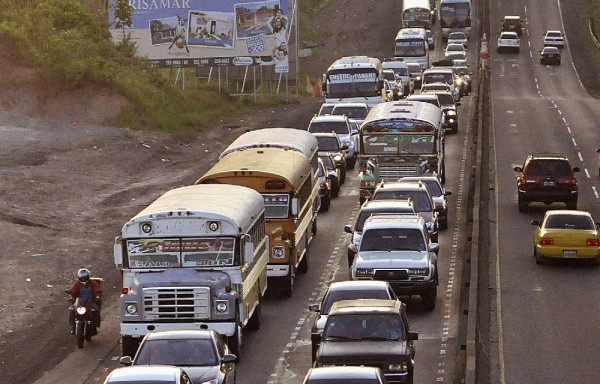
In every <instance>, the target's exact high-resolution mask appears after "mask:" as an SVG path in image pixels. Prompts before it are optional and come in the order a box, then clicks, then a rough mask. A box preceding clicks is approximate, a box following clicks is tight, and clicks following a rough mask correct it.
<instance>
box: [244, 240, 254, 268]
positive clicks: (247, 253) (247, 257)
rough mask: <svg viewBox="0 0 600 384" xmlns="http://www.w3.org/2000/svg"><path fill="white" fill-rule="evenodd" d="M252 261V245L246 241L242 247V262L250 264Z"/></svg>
mask: <svg viewBox="0 0 600 384" xmlns="http://www.w3.org/2000/svg"><path fill="white" fill-rule="evenodd" d="M253 261H254V244H253V243H252V242H251V241H246V244H245V245H244V262H245V263H248V264H252V262H253Z"/></svg>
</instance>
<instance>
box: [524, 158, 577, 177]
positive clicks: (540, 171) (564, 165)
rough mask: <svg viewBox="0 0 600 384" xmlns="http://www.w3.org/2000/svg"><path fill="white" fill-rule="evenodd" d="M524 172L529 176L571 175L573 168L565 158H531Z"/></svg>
mask: <svg viewBox="0 0 600 384" xmlns="http://www.w3.org/2000/svg"><path fill="white" fill-rule="evenodd" d="M525 174H526V175H530V176H557V177H564V176H572V175H573V170H572V169H571V166H570V165H569V163H568V162H567V161H565V160H550V159H547V160H531V161H529V163H528V164H527V167H526V168H525Z"/></svg>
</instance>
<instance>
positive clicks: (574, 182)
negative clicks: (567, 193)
mask: <svg viewBox="0 0 600 384" xmlns="http://www.w3.org/2000/svg"><path fill="white" fill-rule="evenodd" d="M571 184H574V185H576V184H577V179H576V178H574V177H572V178H571Z"/></svg>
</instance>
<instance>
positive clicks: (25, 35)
mask: <svg viewBox="0 0 600 384" xmlns="http://www.w3.org/2000/svg"><path fill="white" fill-rule="evenodd" d="M102 2H103V1H102V0H29V1H24V0H3V1H2V3H3V6H2V7H1V8H0V20H1V21H0V41H3V42H2V43H0V52H2V53H3V54H4V55H5V56H7V57H8V58H9V59H10V60H11V61H16V62H20V63H23V64H25V63H26V64H27V65H32V66H34V67H36V68H39V69H40V73H43V79H40V81H43V84H44V87H57V89H65V88H67V89H68V88H69V87H71V88H80V87H83V86H85V87H90V86H92V87H93V86H94V85H96V86H98V87H102V88H105V89H106V88H108V89H112V90H113V91H114V92H115V93H118V94H122V95H124V96H125V97H126V98H127V100H129V103H128V105H126V106H125V107H124V110H123V111H122V113H121V115H120V116H119V117H118V118H116V119H115V120H114V121H110V122H107V123H110V124H114V125H118V126H129V127H131V128H138V129H142V128H144V129H159V130H164V131H170V132H178V131H182V130H186V129H188V128H190V127H193V128H202V127H205V126H209V125H211V124H212V123H214V122H217V123H218V122H222V121H226V120H230V119H233V118H235V117H238V116H240V115H242V114H244V113H246V112H248V111H250V110H253V109H256V108H260V107H264V106H265V105H270V104H274V103H281V102H283V101H282V100H277V99H276V98H273V97H272V96H273V95H270V97H264V98H261V99H259V100H258V103H255V102H254V100H253V99H252V100H247V99H244V98H241V97H228V96H227V95H226V94H225V92H224V93H219V92H218V89H217V88H216V87H217V85H207V84H206V83H203V84H202V85H201V86H196V85H194V82H193V81H190V80H188V81H187V82H186V89H185V90H183V89H182V86H181V84H178V85H177V86H176V85H175V84H174V78H175V76H174V72H173V71H172V70H170V69H156V68H152V67H150V66H149V64H148V62H147V61H145V60H143V59H140V58H138V57H136V54H135V53H136V52H135V45H134V44H132V43H131V42H130V41H127V40H125V41H124V42H122V43H119V44H114V43H113V42H112V40H111V36H110V33H109V31H108V25H107V19H108V17H107V14H106V11H105V10H104V9H103V7H102ZM186 71H187V73H188V75H187V76H186V77H187V78H188V79H193V78H194V69H193V68H189V69H186Z"/></svg>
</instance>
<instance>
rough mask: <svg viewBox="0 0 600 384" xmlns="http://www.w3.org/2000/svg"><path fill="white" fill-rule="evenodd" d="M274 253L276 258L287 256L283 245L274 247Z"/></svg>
mask: <svg viewBox="0 0 600 384" xmlns="http://www.w3.org/2000/svg"><path fill="white" fill-rule="evenodd" d="M272 255H273V258H274V259H283V258H284V257H285V251H284V250H283V247H281V246H278V247H273V250H272Z"/></svg>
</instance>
